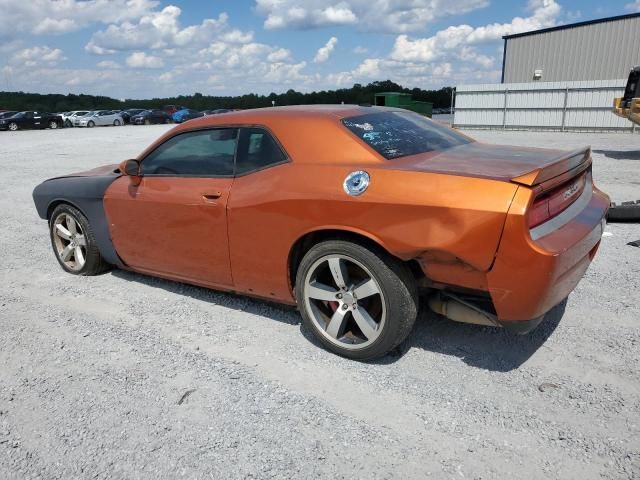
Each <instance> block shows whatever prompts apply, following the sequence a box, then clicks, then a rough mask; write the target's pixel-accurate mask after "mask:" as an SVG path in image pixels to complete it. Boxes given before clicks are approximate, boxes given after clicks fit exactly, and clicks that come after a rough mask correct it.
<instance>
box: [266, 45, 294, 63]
mask: <svg viewBox="0 0 640 480" xmlns="http://www.w3.org/2000/svg"><path fill="white" fill-rule="evenodd" d="M267 60H268V61H270V62H288V61H290V60H291V51H290V50H287V49H286V48H278V49H277V50H274V51H272V52H271V53H270V54H269V55H267Z"/></svg>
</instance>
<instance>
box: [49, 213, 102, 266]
mask: <svg viewBox="0 0 640 480" xmlns="http://www.w3.org/2000/svg"><path fill="white" fill-rule="evenodd" d="M62 214H66V215H70V216H71V217H73V218H74V219H75V221H76V222H78V224H80V227H81V228H82V231H83V233H84V237H85V239H86V255H85V264H84V266H83V267H82V269H80V270H73V269H71V268H69V267H67V265H65V264H64V262H63V261H62V259H61V258H60V256H59V255H58V251H57V248H56V244H55V239H54V224H55V220H56V219H57V218H58V217H59V216H60V215H62ZM49 237H50V238H51V247H52V248H53V253H54V255H55V257H56V259H57V260H58V263H59V264H60V266H61V267H62V269H63V270H64V271H66V272H68V273H71V274H73V275H87V276H88V275H98V274H100V273H102V272H105V271H106V270H109V269H110V268H111V265H109V264H108V263H107V262H105V260H104V259H103V258H102V255H100V251H99V250H98V247H97V245H96V238H95V236H94V234H93V230H92V229H91V225H90V224H89V220H87V217H85V216H84V215H83V213H82V212H81V211H80V210H78V209H77V208H75V207H73V206H72V205H69V204H66V203H63V204H60V205H58V206H57V207H56V208H55V209H54V210H53V212H52V213H51V216H50V217H49Z"/></svg>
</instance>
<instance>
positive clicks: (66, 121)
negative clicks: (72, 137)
mask: <svg viewBox="0 0 640 480" xmlns="http://www.w3.org/2000/svg"><path fill="white" fill-rule="evenodd" d="M87 113H89V110H73V111H71V112H64V113H61V114H60V116H61V117H62V124H63V125H64V126H65V127H73V122H74V121H75V119H76V118H77V117H82V116H83V115H86V114H87Z"/></svg>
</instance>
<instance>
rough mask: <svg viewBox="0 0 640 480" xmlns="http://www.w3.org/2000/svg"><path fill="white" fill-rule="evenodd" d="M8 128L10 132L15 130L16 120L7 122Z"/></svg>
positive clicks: (16, 126)
mask: <svg viewBox="0 0 640 480" xmlns="http://www.w3.org/2000/svg"><path fill="white" fill-rule="evenodd" d="M9 130H11V131H12V132H15V131H16V130H18V124H17V123H16V122H11V123H10V124H9Z"/></svg>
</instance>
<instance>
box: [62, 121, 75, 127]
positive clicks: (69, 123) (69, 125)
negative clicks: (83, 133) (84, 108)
mask: <svg viewBox="0 0 640 480" xmlns="http://www.w3.org/2000/svg"><path fill="white" fill-rule="evenodd" d="M64 126H65V127H66V128H71V127H73V124H72V123H71V121H69V120H65V121H64Z"/></svg>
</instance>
